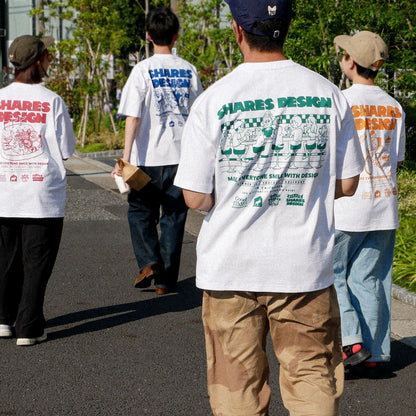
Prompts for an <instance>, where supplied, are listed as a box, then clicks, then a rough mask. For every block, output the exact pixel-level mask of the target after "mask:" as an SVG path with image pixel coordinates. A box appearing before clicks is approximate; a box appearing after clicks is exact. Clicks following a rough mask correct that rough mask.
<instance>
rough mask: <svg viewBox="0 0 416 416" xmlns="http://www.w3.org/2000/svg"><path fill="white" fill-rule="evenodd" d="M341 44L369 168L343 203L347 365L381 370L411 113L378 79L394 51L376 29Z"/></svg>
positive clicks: (340, 226)
mask: <svg viewBox="0 0 416 416" xmlns="http://www.w3.org/2000/svg"><path fill="white" fill-rule="evenodd" d="M334 44H335V46H336V48H337V50H338V52H339V55H340V57H341V61H340V63H341V68H342V70H343V72H344V73H345V75H346V76H347V77H348V78H349V79H350V80H351V81H352V82H353V86H352V87H350V88H348V89H346V90H344V91H343V93H344V95H345V97H346V98H347V100H348V102H349V104H350V106H351V109H352V113H353V115H354V118H355V124H356V128H357V131H358V135H359V139H360V143H361V150H362V153H363V156H364V158H365V167H364V170H363V172H362V173H361V175H360V182H359V185H358V188H357V191H356V193H355V195H354V196H352V197H351V198H342V199H339V200H337V201H336V202H335V228H336V234H335V258H334V271H335V287H336V289H337V295H338V301H339V305H340V310H341V324H342V344H343V351H344V365H345V367H349V366H356V365H360V367H364V368H365V369H366V370H367V371H368V372H369V373H374V374H379V373H380V371H379V369H381V367H382V366H381V365H380V363H383V362H387V361H389V360H390V308H391V285H392V263H393V250H394V244H395V234H396V229H397V228H398V226H399V215H398V204H397V182H396V169H397V167H398V165H400V163H401V162H402V161H403V160H404V154H405V125H404V119H405V114H404V112H403V110H402V107H401V106H400V104H399V103H398V102H397V101H396V100H395V99H394V98H393V97H391V96H390V95H388V94H387V93H386V92H384V91H383V90H382V89H381V88H380V87H378V86H376V84H375V81H374V80H375V78H376V76H377V73H378V70H379V69H380V67H381V66H382V65H383V63H384V62H385V60H386V59H387V56H388V50H387V45H386V44H385V43H384V41H383V39H382V38H381V37H380V36H378V35H377V34H375V33H372V32H369V31H362V32H358V33H356V34H355V35H353V36H347V35H340V36H337V37H336V38H335V39H334Z"/></svg>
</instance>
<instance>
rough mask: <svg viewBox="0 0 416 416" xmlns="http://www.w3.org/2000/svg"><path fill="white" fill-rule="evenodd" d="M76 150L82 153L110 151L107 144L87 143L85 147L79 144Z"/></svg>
mask: <svg viewBox="0 0 416 416" xmlns="http://www.w3.org/2000/svg"><path fill="white" fill-rule="evenodd" d="M76 149H77V150H78V151H79V152H81V153H94V152H103V151H105V150H109V148H108V147H107V145H106V144H105V143H87V144H86V145H85V146H84V147H82V146H81V145H80V144H79V145H77V146H76Z"/></svg>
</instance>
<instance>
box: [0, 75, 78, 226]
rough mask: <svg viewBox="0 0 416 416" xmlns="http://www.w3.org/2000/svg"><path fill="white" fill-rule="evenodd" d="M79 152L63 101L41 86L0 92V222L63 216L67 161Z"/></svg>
mask: <svg viewBox="0 0 416 416" xmlns="http://www.w3.org/2000/svg"><path fill="white" fill-rule="evenodd" d="M74 150H75V136H74V132H73V128H72V123H71V120H70V117H69V114H68V110H67V108H66V105H65V103H64V101H63V100H62V98H60V97H59V96H58V95H57V94H55V93H54V92H52V91H50V90H48V89H47V88H45V87H44V86H42V85H41V84H23V83H18V82H14V83H12V84H10V85H9V86H7V87H5V88H3V89H0V195H1V198H0V217H9V218H53V217H63V216H64V214H65V196H66V169H65V166H64V162H63V159H67V158H69V157H70V156H71V155H72V154H73V152H74Z"/></svg>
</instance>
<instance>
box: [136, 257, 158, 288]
mask: <svg viewBox="0 0 416 416" xmlns="http://www.w3.org/2000/svg"><path fill="white" fill-rule="evenodd" d="M158 274H159V265H158V264H157V263H154V264H149V265H148V266H146V267H145V268H144V269H143V270H142V272H141V273H140V274H139V276H138V277H137V279H136V280H135V282H134V287H136V288H141V289H144V288H146V287H149V286H150V285H151V284H152V280H153V279H154V278H155V277H156V275H158Z"/></svg>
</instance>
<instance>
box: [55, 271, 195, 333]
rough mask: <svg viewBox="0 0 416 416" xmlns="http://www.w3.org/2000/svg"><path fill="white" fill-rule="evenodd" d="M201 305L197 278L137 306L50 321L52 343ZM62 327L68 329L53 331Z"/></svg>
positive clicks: (114, 307)
mask: <svg viewBox="0 0 416 416" xmlns="http://www.w3.org/2000/svg"><path fill="white" fill-rule="evenodd" d="M201 304H202V291H201V290H199V289H198V288H196V286H195V277H190V278H188V279H185V280H182V281H180V282H178V292H177V293H172V294H169V295H164V296H158V297H155V298H152V299H146V300H141V301H140V300H139V301H137V302H130V303H124V304H119V305H109V306H102V307H99V308H92V309H86V310H83V311H78V312H73V313H69V314H66V315H61V316H57V317H55V318H52V319H49V320H48V322H47V328H48V329H49V330H48V340H49V341H52V340H54V339H59V338H66V337H71V336H73V335H79V334H83V333H88V332H94V331H101V330H103V329H109V328H113V327H115V326H118V325H123V324H126V323H128V322H132V321H137V320H139V319H143V318H149V317H151V316H156V315H162V314H165V313H168V312H180V311H186V310H190V309H194V308H198V307H200V306H201ZM74 324H76V325H75V326H74ZM59 326H68V327H67V328H63V329H59V330H56V331H53V330H51V328H54V327H59Z"/></svg>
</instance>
